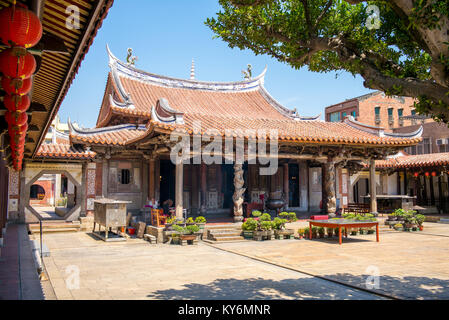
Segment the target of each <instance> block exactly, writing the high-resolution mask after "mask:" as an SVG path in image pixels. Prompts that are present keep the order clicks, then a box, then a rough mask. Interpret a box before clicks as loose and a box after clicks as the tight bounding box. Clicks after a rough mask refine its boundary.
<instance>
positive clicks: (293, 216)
mask: <svg viewBox="0 0 449 320" xmlns="http://www.w3.org/2000/svg"><path fill="white" fill-rule="evenodd" d="M295 221H298V218H297V217H296V213H295V212H289V213H288V222H295Z"/></svg>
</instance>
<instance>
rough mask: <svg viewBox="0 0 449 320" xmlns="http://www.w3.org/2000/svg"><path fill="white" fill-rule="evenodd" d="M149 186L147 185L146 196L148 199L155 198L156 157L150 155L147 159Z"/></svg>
mask: <svg viewBox="0 0 449 320" xmlns="http://www.w3.org/2000/svg"><path fill="white" fill-rule="evenodd" d="M148 175H149V186H148V197H149V198H150V201H151V200H152V199H156V159H155V158H154V157H151V158H150V160H149V168H148Z"/></svg>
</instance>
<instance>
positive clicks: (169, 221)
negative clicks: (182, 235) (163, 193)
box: [165, 216, 176, 231]
mask: <svg viewBox="0 0 449 320" xmlns="http://www.w3.org/2000/svg"><path fill="white" fill-rule="evenodd" d="M175 222H176V217H175V216H173V217H169V218H168V219H167V222H166V223H165V230H166V231H171V230H173V225H174V224H175Z"/></svg>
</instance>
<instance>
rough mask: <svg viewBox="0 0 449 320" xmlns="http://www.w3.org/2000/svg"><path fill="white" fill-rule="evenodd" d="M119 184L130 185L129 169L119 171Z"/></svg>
mask: <svg viewBox="0 0 449 320" xmlns="http://www.w3.org/2000/svg"><path fill="white" fill-rule="evenodd" d="M119 179H120V181H119V182H120V183H121V184H130V183H131V172H130V171H129V169H122V170H121V171H120V177H119Z"/></svg>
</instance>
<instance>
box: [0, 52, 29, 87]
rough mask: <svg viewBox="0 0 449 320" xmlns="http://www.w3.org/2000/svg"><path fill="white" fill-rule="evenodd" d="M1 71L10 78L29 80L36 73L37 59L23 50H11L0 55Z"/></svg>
mask: <svg viewBox="0 0 449 320" xmlns="http://www.w3.org/2000/svg"><path fill="white" fill-rule="evenodd" d="M0 71H1V72H2V73H3V75H5V76H7V77H9V78H13V79H16V78H19V79H27V78H30V77H31V76H32V75H33V73H34V71H36V59H34V57H33V55H32V54H31V53H29V52H27V51H26V50H25V49H23V48H19V47H14V48H9V49H6V50H4V51H2V52H1V53H0Z"/></svg>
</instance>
